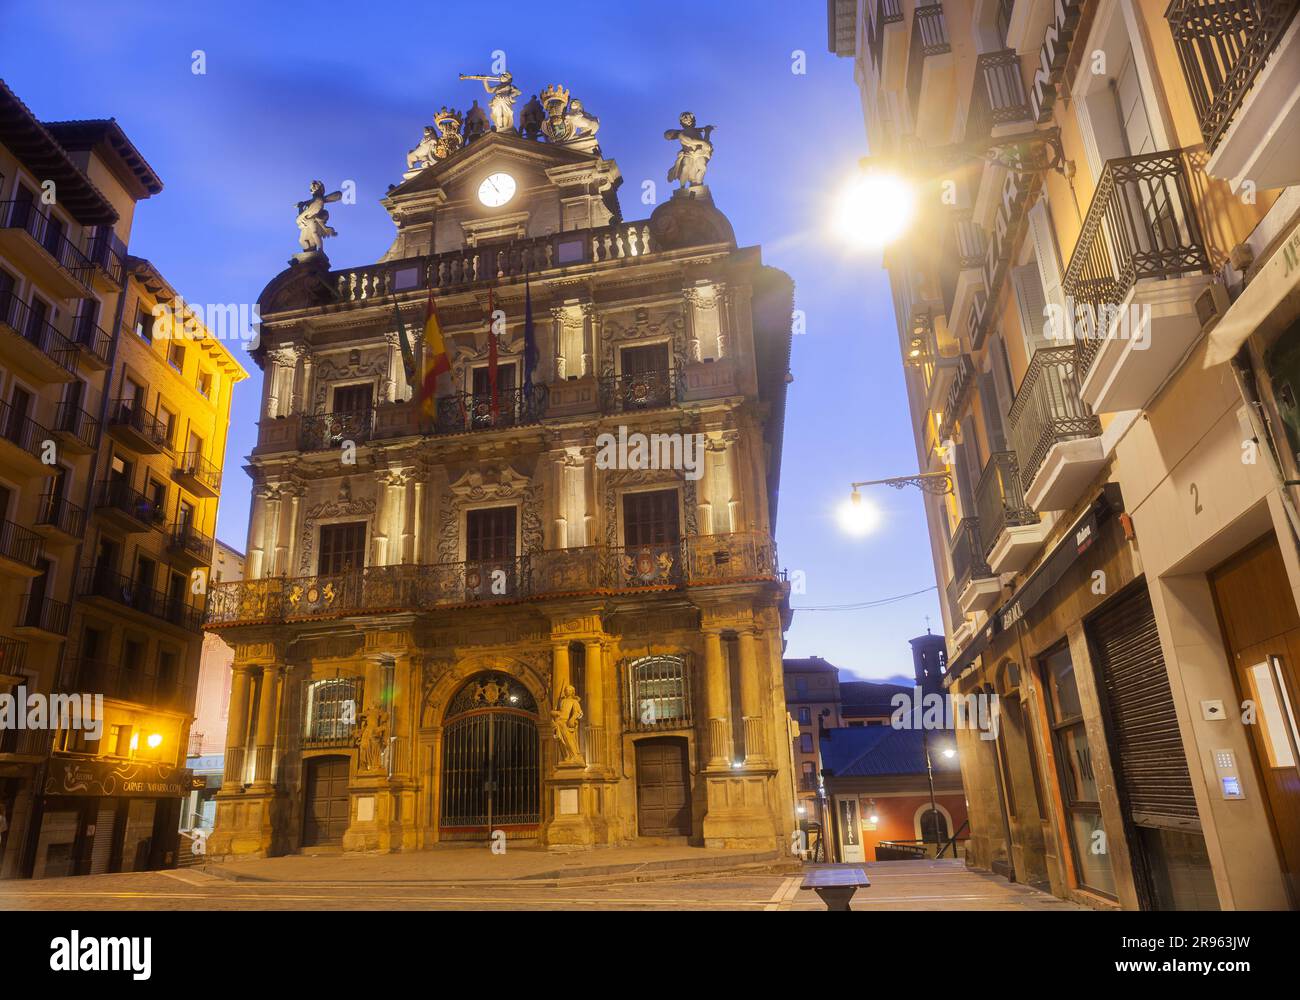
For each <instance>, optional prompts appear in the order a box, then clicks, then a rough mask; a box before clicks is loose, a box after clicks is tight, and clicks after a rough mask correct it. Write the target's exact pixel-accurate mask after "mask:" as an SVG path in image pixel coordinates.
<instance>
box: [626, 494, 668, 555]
mask: <svg viewBox="0 0 1300 1000" xmlns="http://www.w3.org/2000/svg"><path fill="white" fill-rule="evenodd" d="M679 538H680V525H679V518H678V513H677V491H676V490H647V491H645V492H641V493H626V494H624V495H623V544H624V545H627V546H629V547H632V546H640V545H675V544H677V541H678V539H679Z"/></svg>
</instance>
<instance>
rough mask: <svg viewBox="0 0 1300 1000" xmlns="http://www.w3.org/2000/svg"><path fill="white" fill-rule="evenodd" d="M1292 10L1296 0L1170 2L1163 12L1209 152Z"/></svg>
mask: <svg viewBox="0 0 1300 1000" xmlns="http://www.w3.org/2000/svg"><path fill="white" fill-rule="evenodd" d="M1297 10H1300V3H1297V2H1296V0H1174V2H1173V3H1171V4H1170V5H1169V8H1168V9H1167V10H1166V11H1165V19H1166V20H1167V21H1168V22H1169V30H1170V32H1171V33H1172V34H1173V36H1174V48H1175V49H1176V50H1177V51H1178V60H1179V62H1180V63H1181V64H1182V68H1183V77H1184V78H1185V79H1186V80H1187V89H1188V90H1189V91H1190V92H1191V95H1192V105H1193V107H1195V109H1196V117H1197V120H1198V121H1199V123H1200V126H1201V135H1203V136H1204V137H1205V144H1206V146H1207V147H1208V148H1209V149H1210V150H1211V151H1212V150H1213V149H1214V148H1215V147H1216V146H1217V145H1218V144H1219V142H1220V140H1222V138H1223V135H1224V133H1225V132H1227V130H1228V126H1229V125H1230V124H1232V119H1233V117H1234V116H1235V115H1236V113H1237V109H1238V108H1240V107H1241V105H1242V103H1243V102H1244V101H1245V99H1246V95H1247V94H1248V93H1249V92H1250V88H1251V86H1252V85H1253V84H1254V82H1255V77H1256V76H1258V75H1259V71H1260V70H1261V69H1262V68H1263V67H1264V64H1265V63H1266V62H1267V61H1268V57H1269V56H1270V55H1271V54H1272V52H1273V50H1274V48H1276V47H1277V43H1278V41H1279V40H1280V39H1281V37H1282V35H1283V34H1284V33H1285V32H1286V30H1287V28H1288V27H1289V26H1290V24H1291V21H1292V19H1293V18H1294V17H1295V15H1296V11H1297Z"/></svg>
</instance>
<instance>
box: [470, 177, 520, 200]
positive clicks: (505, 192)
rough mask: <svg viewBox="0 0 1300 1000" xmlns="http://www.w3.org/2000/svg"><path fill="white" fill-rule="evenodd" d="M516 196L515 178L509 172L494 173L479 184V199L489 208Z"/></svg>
mask: <svg viewBox="0 0 1300 1000" xmlns="http://www.w3.org/2000/svg"><path fill="white" fill-rule="evenodd" d="M514 196H515V179H514V178H513V177H511V176H510V175H509V174H492V175H490V176H489V177H487V178H485V179H484V181H483V183H482V184H480V185H479V186H478V200H479V201H481V202H482V203H483V204H484V205H486V206H487V207H488V208H496V207H497V206H498V205H504V204H505V203H506V202H508V201H509V200H510V199H511V198H513V197H514Z"/></svg>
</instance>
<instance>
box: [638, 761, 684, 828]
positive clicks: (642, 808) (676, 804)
mask: <svg viewBox="0 0 1300 1000" xmlns="http://www.w3.org/2000/svg"><path fill="white" fill-rule="evenodd" d="M636 813H637V832H638V833H640V834H641V836H643V837H678V836H683V837H684V836H688V835H689V834H690V832H691V782H690V775H689V771H688V768H687V764H686V741H685V740H684V739H680V738H678V737H664V738H656V739H649V740H639V741H638V742H637V744H636Z"/></svg>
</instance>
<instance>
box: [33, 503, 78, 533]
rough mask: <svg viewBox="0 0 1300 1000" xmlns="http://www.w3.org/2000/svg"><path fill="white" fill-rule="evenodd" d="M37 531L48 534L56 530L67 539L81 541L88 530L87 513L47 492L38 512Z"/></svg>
mask: <svg viewBox="0 0 1300 1000" xmlns="http://www.w3.org/2000/svg"><path fill="white" fill-rule="evenodd" d="M36 530H37V531H42V530H43V531H44V532H45V533H46V534H48V533H49V532H50V531H51V530H54V531H58V532H59V533H60V534H62V535H63V536H64V537H65V538H76V539H81V538H82V537H83V535H84V533H85V530H86V512H85V511H84V510H82V509H81V508H80V507H78V506H77V505H76V504H74V503H72V502H70V501H69V500H67V499H65V498H64V497H61V496H57V495H55V494H53V493H51V492H49V491H46V492H45V493H43V494H42V495H41V502H40V506H39V507H38V508H37V510H36Z"/></svg>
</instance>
